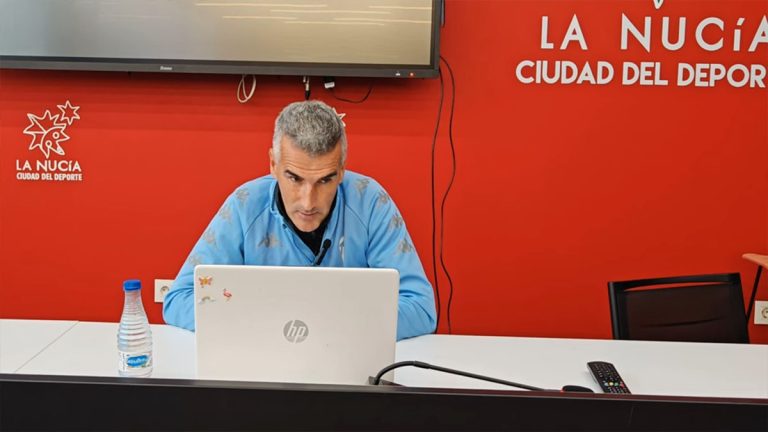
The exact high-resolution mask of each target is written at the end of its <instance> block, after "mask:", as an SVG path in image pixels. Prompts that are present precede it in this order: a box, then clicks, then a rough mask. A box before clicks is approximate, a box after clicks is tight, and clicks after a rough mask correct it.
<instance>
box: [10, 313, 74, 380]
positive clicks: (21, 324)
mask: <svg viewBox="0 0 768 432" xmlns="http://www.w3.org/2000/svg"><path fill="white" fill-rule="evenodd" d="M75 324H77V321H44V320H14V319H0V373H13V372H16V371H17V370H18V369H19V368H21V367H22V366H23V365H24V364H25V363H27V362H28V361H30V360H31V359H32V358H34V357H35V356H36V355H38V354H39V353H40V352H41V351H43V350H44V349H45V348H46V347H47V346H48V345H50V344H51V343H52V342H54V341H55V340H56V339H57V338H58V337H60V336H61V335H63V334H64V333H66V332H67V331H68V330H70V329H71V328H72V327H74V326H75Z"/></svg>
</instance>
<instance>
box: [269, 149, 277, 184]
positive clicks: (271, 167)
mask: <svg viewBox="0 0 768 432" xmlns="http://www.w3.org/2000/svg"><path fill="white" fill-rule="evenodd" d="M276 171H277V162H275V154H274V152H273V151H272V149H271V148H270V149H269V173H270V174H272V176H274V177H277V173H276Z"/></svg>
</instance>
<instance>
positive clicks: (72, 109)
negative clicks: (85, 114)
mask: <svg viewBox="0 0 768 432" xmlns="http://www.w3.org/2000/svg"><path fill="white" fill-rule="evenodd" d="M56 106H57V107H58V108H59V111H61V117H60V118H59V119H60V120H61V121H62V122H67V126H69V125H71V124H72V122H74V121H75V120H80V114H78V113H77V110H79V109H80V107H78V106H72V104H70V103H69V101H66V102H65V103H64V105H56Z"/></svg>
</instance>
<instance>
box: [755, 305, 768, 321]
mask: <svg viewBox="0 0 768 432" xmlns="http://www.w3.org/2000/svg"><path fill="white" fill-rule="evenodd" d="M755 324H766V325H768V301H760V300H758V301H756V302H755Z"/></svg>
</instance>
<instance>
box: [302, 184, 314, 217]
mask: <svg viewBox="0 0 768 432" xmlns="http://www.w3.org/2000/svg"><path fill="white" fill-rule="evenodd" d="M299 199H300V204H301V207H302V210H304V211H309V210H314V208H315V204H316V203H317V190H316V189H315V187H314V185H311V184H305V185H302V187H301V192H300V197H299Z"/></svg>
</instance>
